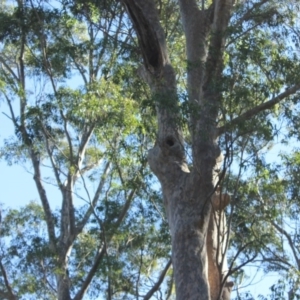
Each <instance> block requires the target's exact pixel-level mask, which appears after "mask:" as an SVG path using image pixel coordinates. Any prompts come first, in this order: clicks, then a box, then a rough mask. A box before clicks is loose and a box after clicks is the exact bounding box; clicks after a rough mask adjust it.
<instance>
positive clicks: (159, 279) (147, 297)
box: [144, 258, 172, 300]
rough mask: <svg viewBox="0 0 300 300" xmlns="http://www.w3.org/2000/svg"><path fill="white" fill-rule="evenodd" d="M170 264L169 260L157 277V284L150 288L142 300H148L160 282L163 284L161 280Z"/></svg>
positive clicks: (170, 260)
mask: <svg viewBox="0 0 300 300" xmlns="http://www.w3.org/2000/svg"><path fill="white" fill-rule="evenodd" d="M171 264H172V259H171V258H170V259H169V261H168V263H167V264H166V266H165V267H164V269H163V270H162V272H161V273H160V276H159V277H158V280H157V282H156V283H155V284H154V286H153V287H152V288H151V290H150V291H149V292H148V293H147V294H146V296H144V300H148V299H150V298H151V297H152V296H153V294H154V293H155V292H156V291H157V290H158V289H159V287H160V285H161V284H162V282H163V280H164V278H165V276H166V274H167V272H168V270H169V268H170V266H171Z"/></svg>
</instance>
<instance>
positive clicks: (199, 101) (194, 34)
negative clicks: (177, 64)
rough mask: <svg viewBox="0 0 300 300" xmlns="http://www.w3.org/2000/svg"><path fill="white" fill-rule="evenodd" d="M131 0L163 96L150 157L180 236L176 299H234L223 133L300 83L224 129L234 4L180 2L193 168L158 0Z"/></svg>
mask: <svg viewBox="0 0 300 300" xmlns="http://www.w3.org/2000/svg"><path fill="white" fill-rule="evenodd" d="M264 2H265V1H262V2H261V3H258V4H257V5H256V6H259V5H262V4H263V3H264ZM123 3H124V5H125V7H126V8H127V11H128V15H129V17H130V18H131V20H132V23H133V26H134V28H135V30H136V33H137V36H138V40H139V45H140V50H141V52H142V55H143V59H144V70H143V72H141V74H142V77H143V78H144V79H145V81H146V82H147V83H148V84H149V86H150V88H151V90H152V93H153V97H154V100H155V101H156V109H157V120H158V135H157V141H156V144H155V146H154V148H153V149H151V150H150V151H149V155H148V162H149V164H150V167H151V170H152V171H153V172H154V173H155V175H156V176H157V178H158V179H159V181H160V183H161V187H162V192H163V198H164V204H165V210H166V214H167V217H168V222H169V228H170V233H171V237H172V263H173V268H174V276H175V285H176V297H177V299H178V300H181V299H182V300H186V299H197V300H198V299H205V300H206V299H212V300H218V299H223V300H228V299H230V293H231V288H232V286H233V283H232V282H231V281H229V279H228V267H227V260H226V250H227V246H228V229H227V226H226V218H225V213H224V208H225V207H226V205H228V203H229V201H230V197H229V196H228V195H226V194H225V195H222V194H221V193H220V192H219V186H220V182H221V180H222V177H223V176H224V172H223V171H224V170H221V169H222V161H223V156H222V153H221V150H220V148H219V146H218V138H219V136H220V135H221V134H223V133H225V132H226V130H227V128H230V126H234V125H236V124H237V123H239V122H240V121H244V120H247V119H250V118H252V117H253V116H255V115H256V114H258V113H259V112H261V111H263V110H266V109H270V108H271V107H273V106H274V105H275V104H276V103H278V102H280V101H281V100H282V99H284V98H285V97H287V96H288V95H289V94H290V93H294V92H296V91H297V90H299V85H295V86H294V87H292V88H291V89H288V90H287V91H286V92H284V93H282V94H280V95H278V96H277V97H274V99H272V100H270V101H267V102H265V103H263V104H260V105H258V106H257V107H254V108H252V109H250V110H249V111H246V112H245V113H244V114H242V115H241V116H240V117H237V118H236V119H233V120H232V122H231V123H230V122H229V123H228V124H227V125H226V126H223V127H220V128H218V125H217V124H218V116H219V114H220V109H221V107H222V90H221V86H222V85H221V80H222V73H223V68H224V58H223V55H224V51H225V42H226V34H227V29H228V24H229V20H230V17H231V13H232V9H233V6H234V1H233V0H214V1H213V2H212V4H211V5H210V6H209V7H207V8H205V6H204V2H203V3H202V4H203V5H202V7H201V8H199V6H198V4H197V2H196V1H195V0H178V7H179V10H180V15H181V21H182V25H183V30H184V34H185V38H186V57H187V92H188V96H189V97H188V98H189V99H188V101H189V107H190V114H189V131H190V135H191V140H192V145H191V150H192V155H191V160H192V165H193V167H192V168H191V170H189V168H188V166H187V163H186V154H185V149H184V139H183V137H182V134H181V129H180V124H181V123H180V120H179V118H178V109H177V106H178V99H177V96H176V95H177V91H176V81H175V74H174V69H173V68H172V65H171V62H170V60H169V57H168V52H167V48H166V40H165V38H164V33H163V29H162V27H161V25H160V22H159V14H158V11H157V9H156V7H155V1H154V0H143V1H139V0H123ZM256 6H255V7H256ZM244 17H246V15H245V16H244Z"/></svg>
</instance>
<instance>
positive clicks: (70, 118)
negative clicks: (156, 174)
mask: <svg viewBox="0 0 300 300" xmlns="http://www.w3.org/2000/svg"><path fill="white" fill-rule="evenodd" d="M52 4H53V3H48V2H43V1H42V2H40V1H36V2H35V1H16V2H15V3H11V2H7V3H1V5H2V7H1V13H0V18H1V21H0V23H1V25H0V32H1V34H0V35H1V52H0V61H1V66H0V87H1V100H3V102H5V104H6V105H7V107H8V113H7V117H8V118H9V119H10V120H11V122H12V124H13V126H14V130H15V133H16V135H15V136H14V137H11V138H9V139H7V140H6V141H5V142H4V146H3V147H2V149H1V157H2V158H5V159H6V160H7V162H8V163H10V164H11V163H15V162H16V163H18V164H24V165H25V166H26V167H27V168H29V172H30V173H32V175H33V179H34V183H35V185H36V189H37V192H38V197H39V200H40V202H41V205H39V204H37V203H35V202H33V203H29V204H28V205H25V206H24V207H22V208H21V209H20V210H16V209H8V210H4V211H2V216H3V220H2V223H1V253H0V296H1V298H2V299H30V298H33V299H37V298H39V299H63V300H67V299H71V298H72V299H83V298H84V296H85V295H88V297H89V299H90V298H97V297H98V296H99V295H102V296H103V297H106V298H107V299H117V298H124V297H130V296H133V295H134V296H135V297H138V296H139V295H144V296H145V299H146V298H147V297H148V299H149V298H150V297H151V296H152V295H153V293H155V292H156V291H157V290H158V289H159V287H160V281H161V278H164V277H165V275H166V273H167V271H168V270H169V268H170V259H169V257H168V256H169V251H170V250H169V247H168V246H166V245H165V241H166V240H168V235H167V229H166V228H167V227H166V225H165V222H164V220H163V219H161V214H160V210H161V204H160V203H161V197H160V195H159V193H158V192H157V191H155V190H151V189H149V188H148V187H149V185H150V183H151V178H150V174H149V170H148V169H147V168H145V164H146V149H147V147H148V144H149V142H150V141H151V135H147V136H145V132H146V129H147V128H152V126H153V125H152V124H153V117H152V116H151V114H150V113H149V112H148V111H147V108H145V109H144V113H143V115H141V113H140V108H139V107H138V106H137V101H136V100H137V99H139V101H145V102H146V101H147V99H148V96H149V93H148V92H147V90H145V87H144V86H143V84H142V83H141V82H140V81H139V80H137V78H136V77H133V78H132V76H131V74H132V73H133V64H131V63H130V62H128V57H130V56H133V55H134V53H132V52H134V50H135V48H134V44H132V43H130V40H129V41H128V40H127V39H129V37H128V36H127V37H124V36H123V35H122V31H121V29H122V27H123V26H124V19H123V15H124V12H123V11H122V10H121V6H120V5H117V6H113V7H111V6H110V3H104V2H101V1H100V2H93V1H91V2H86V1H84V2H82V3H77V2H76V3H73V2H69V1H61V2H60V3H56V5H52ZM120 45H123V46H122V47H121V46H120ZM116 62H117V63H116ZM133 87H134V89H133ZM120 99H121V100H120ZM49 170H51V172H52V173H49ZM47 183H48V184H50V185H54V186H55V187H57V190H58V191H59V194H58V196H57V197H58V198H60V199H61V207H60V208H59V209H55V207H53V205H52V202H53V201H54V200H55V199H53V195H52V193H51V192H49V189H48V188H47ZM146 198H147V199H148V200H149V203H148V204H147V205H145V202H144V199H146ZM154 203H155V204H154ZM145 239H148V241H151V243H150V245H149V246H147V245H146V243H145ZM159 263H160V264H163V265H164V269H163V270H157V265H158V264H159ZM95 278H97V280H95Z"/></svg>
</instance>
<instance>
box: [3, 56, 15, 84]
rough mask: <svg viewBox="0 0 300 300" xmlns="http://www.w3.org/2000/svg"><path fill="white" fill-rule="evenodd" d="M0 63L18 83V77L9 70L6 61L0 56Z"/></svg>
mask: <svg viewBox="0 0 300 300" xmlns="http://www.w3.org/2000/svg"><path fill="white" fill-rule="evenodd" d="M0 62H1V63H2V64H3V65H4V67H5V68H6V69H7V70H8V72H9V73H10V74H11V75H12V76H13V78H14V79H15V80H16V81H17V82H19V78H18V76H17V75H16V74H15V72H14V71H13V70H12V69H11V68H10V66H9V65H8V64H7V63H6V60H5V59H4V58H3V57H2V56H0Z"/></svg>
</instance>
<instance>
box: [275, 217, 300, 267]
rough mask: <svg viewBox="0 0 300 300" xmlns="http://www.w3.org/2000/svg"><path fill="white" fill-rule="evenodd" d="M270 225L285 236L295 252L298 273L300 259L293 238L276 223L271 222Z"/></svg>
mask: <svg viewBox="0 0 300 300" xmlns="http://www.w3.org/2000/svg"><path fill="white" fill-rule="evenodd" d="M270 223H271V224H272V225H273V226H274V227H275V228H276V229H277V230H278V231H279V232H280V233H281V234H283V235H284V236H285V237H286V239H287V241H288V243H289V246H290V248H291V250H292V252H293V255H294V259H295V260H296V263H297V267H298V271H299V270H300V259H299V258H298V254H297V250H296V247H295V245H294V243H293V241H292V238H291V236H290V235H289V234H288V233H287V232H286V231H285V230H284V229H283V228H282V227H280V226H279V225H277V224H276V223H275V222H274V221H270Z"/></svg>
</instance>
